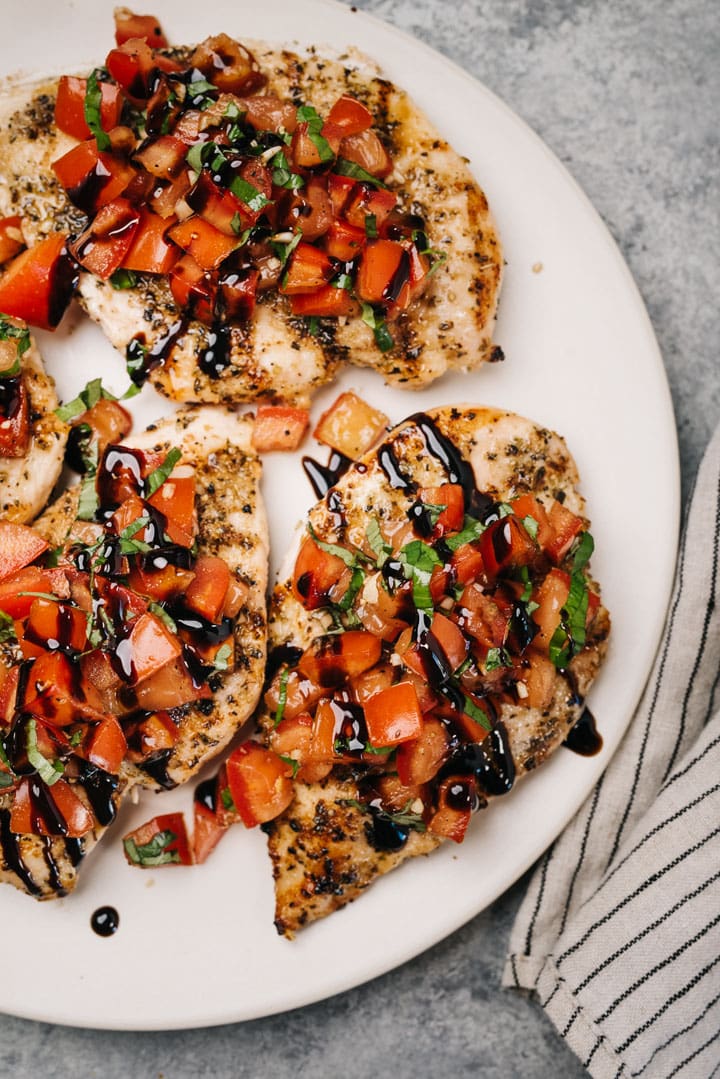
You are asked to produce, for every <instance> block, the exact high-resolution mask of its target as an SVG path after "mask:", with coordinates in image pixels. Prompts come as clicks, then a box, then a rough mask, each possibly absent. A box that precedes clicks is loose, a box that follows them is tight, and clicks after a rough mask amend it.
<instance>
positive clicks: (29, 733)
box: [25, 719, 65, 787]
mask: <svg viewBox="0 0 720 1079" xmlns="http://www.w3.org/2000/svg"><path fill="white" fill-rule="evenodd" d="M25 748H26V750H27V758H28V762H29V763H30V764H31V765H32V767H33V768H34V769H35V771H36V772H37V774H38V775H39V776H40V778H41V779H42V781H43V783H47V785H48V787H52V785H53V783H57V781H58V779H59V778H60V776H61V775H62V774H63V772H64V771H65V769H64V768H63V765H62V762H61V761H49V760H48V759H47V757H45V756H44V755H43V754H42V753H41V752H40V750H39V749H38V740H37V722H36V721H35V720H34V719H29V720H28V721H27V724H26V726H25Z"/></svg>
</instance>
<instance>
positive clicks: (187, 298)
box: [170, 255, 217, 326]
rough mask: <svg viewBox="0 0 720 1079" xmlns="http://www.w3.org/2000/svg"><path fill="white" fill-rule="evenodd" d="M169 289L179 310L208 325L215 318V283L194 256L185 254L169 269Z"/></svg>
mask: <svg viewBox="0 0 720 1079" xmlns="http://www.w3.org/2000/svg"><path fill="white" fill-rule="evenodd" d="M170 291H171V292H172V295H173V299H174V301H175V303H176V304H177V306H178V307H179V309H180V310H181V311H186V312H187V313H188V314H189V315H191V316H192V317H193V318H197V319H199V320H200V321H201V322H204V323H205V324H206V325H207V326H210V325H211V324H212V322H213V321H214V319H215V300H216V296H217V285H216V283H215V281H214V280H213V278H212V277H211V275H210V274H209V273H207V271H205V270H203V268H202V266H199V265H198V263H197V262H196V261H195V259H194V258H191V256H190V255H185V256H184V257H183V258H181V259H180V261H179V262H176V263H175V265H174V266H173V268H172V270H171V271H170Z"/></svg>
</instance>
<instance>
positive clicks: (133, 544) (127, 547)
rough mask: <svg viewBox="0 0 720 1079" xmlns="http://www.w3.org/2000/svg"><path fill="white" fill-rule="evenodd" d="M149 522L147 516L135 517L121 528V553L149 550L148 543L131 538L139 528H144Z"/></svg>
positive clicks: (137, 552) (141, 552)
mask: <svg viewBox="0 0 720 1079" xmlns="http://www.w3.org/2000/svg"><path fill="white" fill-rule="evenodd" d="M149 524H150V518H149V517H147V516H145V517H137V518H136V519H135V520H134V521H132V522H131V524H129V525H128V526H127V527H126V528H123V530H122V532H121V533H120V536H119V539H120V553H121V554H144V553H145V552H146V551H149V550H150V544H149V543H145V542H144V540H136V539H133V537H134V536H136V535H137V534H138V532H140V531H141V529H144V528H146V527H147V525H149Z"/></svg>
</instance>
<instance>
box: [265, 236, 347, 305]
mask: <svg viewBox="0 0 720 1079" xmlns="http://www.w3.org/2000/svg"><path fill="white" fill-rule="evenodd" d="M334 270H335V267H334V265H333V263H332V262H331V261H330V259H329V258H328V256H327V255H326V254H325V252H324V251H321V250H320V249H319V248H317V247H313V246H312V244H304V243H299V244H298V245H297V247H296V248H295V250H294V251H293V253H292V255H291V256H290V262H289V264H288V268H287V273H286V277H285V279H284V280H283V282H282V283H281V285H280V291H281V292H283V293H285V295H286V296H295V295H298V294H302V293H306V292H316V291H317V290H318V289H319V288H322V287H323V286H324V285H326V284H327V282H328V280H329V278H330V277H331V276H332V274H333V273H334ZM343 291H344V290H343Z"/></svg>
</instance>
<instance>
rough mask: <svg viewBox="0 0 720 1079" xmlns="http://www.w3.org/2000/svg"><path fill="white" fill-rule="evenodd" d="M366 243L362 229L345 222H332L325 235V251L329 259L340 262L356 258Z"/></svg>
mask: <svg viewBox="0 0 720 1079" xmlns="http://www.w3.org/2000/svg"><path fill="white" fill-rule="evenodd" d="M366 243H367V236H366V234H365V229H364V227H363V228H356V227H355V226H354V225H348V224H347V223H346V222H345V221H333V222H332V224H331V225H330V227H329V229H328V230H327V233H326V235H325V250H326V251H327V253H328V255H330V257H331V258H334V259H339V260H340V261H341V262H351V261H352V260H353V259H354V258H357V256H358V255H359V254H360V253H361V251H362V249H363V248H364V247H365V244H366Z"/></svg>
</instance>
